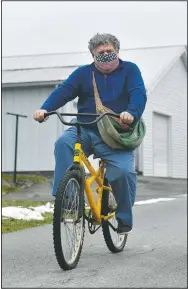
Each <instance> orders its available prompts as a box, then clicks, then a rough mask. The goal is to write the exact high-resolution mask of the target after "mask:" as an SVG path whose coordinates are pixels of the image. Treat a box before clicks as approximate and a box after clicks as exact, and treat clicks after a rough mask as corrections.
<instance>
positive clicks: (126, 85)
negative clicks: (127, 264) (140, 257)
mask: <svg viewBox="0 0 188 289" xmlns="http://www.w3.org/2000/svg"><path fill="white" fill-rule="evenodd" d="M119 49H120V43H119V41H118V39H117V38H116V37H115V36H113V35H111V34H96V35H95V36H94V37H93V38H91V40H90V41H89V50H90V52H91V54H92V56H93V59H94V62H93V63H92V64H89V65H84V66H81V67H79V68H78V69H76V70H75V71H74V72H73V73H72V74H71V75H70V76H69V77H68V78H67V79H66V80H65V81H64V82H63V83H62V84H61V85H60V86H59V87H57V88H56V89H55V90H54V91H53V92H52V93H51V94H50V95H49V97H48V98H47V100H46V101H45V102H44V104H43V105H42V107H41V109H40V110H38V111H36V112H35V113H34V119H35V120H37V121H40V120H44V113H45V112H49V111H52V110H57V109H58V108H60V107H62V106H63V105H65V104H66V103H67V102H68V101H71V100H73V99H74V98H76V97H77V96H78V112H79V113H96V105H95V99H94V89H93V84H92V72H94V75H95V79H96V83H97V89H98V91H99V95H100V99H101V102H102V104H103V105H104V106H105V107H107V108H109V109H111V110H113V111H114V112H115V113H120V120H121V123H122V124H123V123H126V124H131V123H132V122H133V121H134V120H135V119H137V120H139V119H140V117H141V116H142V114H143V111H144V108H145V104H146V100H147V98H146V90H145V87H144V82H143V79H142V75H141V72H140V70H139V68H138V67H137V65H136V64H134V63H132V62H127V61H122V60H121V59H119ZM79 118H80V117H79ZM79 120H81V121H83V122H84V121H85V122H86V121H91V117H82V119H79ZM75 141H76V128H75V127H71V128H69V129H68V130H65V132H64V133H63V135H61V136H60V137H59V139H58V140H57V141H56V143H55V161H56V165H55V173H54V185H53V195H54V196H55V195H56V191H57V188H58V185H59V182H60V180H61V178H62V177H63V175H64V173H65V172H66V170H67V168H68V167H69V166H70V165H71V164H72V161H73V149H74V143H75ZM81 142H82V145H83V151H84V153H85V154H86V155H87V156H89V155H91V154H95V156H96V157H98V158H102V159H103V160H105V161H106V163H107V170H106V173H107V178H108V180H109V182H110V184H111V186H112V190H113V193H114V195H115V198H116V201H117V209H116V219H117V221H118V232H119V233H121V234H123V233H128V232H130V231H131V229H132V226H133V216H132V206H133V205H134V201H135V196H136V183H137V179H136V173H135V169H134V152H133V151H126V150H123V149H122V150H114V149H111V148H110V147H109V146H108V145H107V144H106V143H104V142H103V140H102V139H101V136H100V134H99V131H98V128H97V125H95V126H91V127H84V128H83V127H82V135H81Z"/></svg>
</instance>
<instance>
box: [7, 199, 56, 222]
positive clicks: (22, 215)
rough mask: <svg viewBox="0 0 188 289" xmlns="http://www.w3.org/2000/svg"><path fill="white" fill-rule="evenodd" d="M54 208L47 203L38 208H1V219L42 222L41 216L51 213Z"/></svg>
mask: <svg viewBox="0 0 188 289" xmlns="http://www.w3.org/2000/svg"><path fill="white" fill-rule="evenodd" d="M53 210H54V206H53V205H51V204H50V203H49V202H48V203H47V204H46V205H43V206H38V207H29V208H23V207H20V206H19V207H13V206H10V207H3V208H2V217H6V218H13V219H18V220H26V221H29V220H39V221H42V220H44V217H43V216H42V214H44V213H53Z"/></svg>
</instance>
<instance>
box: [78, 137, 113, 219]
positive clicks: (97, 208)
mask: <svg viewBox="0 0 188 289" xmlns="http://www.w3.org/2000/svg"><path fill="white" fill-rule="evenodd" d="M74 163H78V164H79V165H80V166H83V164H84V165H85V166H86V167H87V169H88V170H89V172H90V173H91V177H90V178H88V177H85V184H84V187H85V191H86V195H87V198H88V202H89V205H90V208H91V211H92V214H93V217H94V219H95V221H96V223H97V224H101V220H102V219H103V220H108V219H110V218H112V217H114V216H115V212H114V213H112V214H110V215H108V216H103V215H101V203H102V193H103V189H107V190H109V191H112V189H111V188H110V187H107V186H104V185H103V182H104V169H105V162H104V161H101V165H100V167H99V169H98V170H97V171H96V170H95V169H94V168H93V166H92V165H91V163H90V162H89V160H88V158H87V157H86V155H85V154H84V152H83V151H82V146H81V143H79V142H77V143H76V144H75V148H74ZM94 181H95V182H96V183H97V184H98V188H97V200H95V198H94V195H93V191H92V189H91V184H92V183H93V182H94Z"/></svg>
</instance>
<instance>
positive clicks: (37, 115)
mask: <svg viewBox="0 0 188 289" xmlns="http://www.w3.org/2000/svg"><path fill="white" fill-rule="evenodd" d="M45 113H47V110H45V109H39V110H37V111H35V112H34V114H33V118H34V119H35V120H37V121H42V120H44V119H45V117H44V114H45Z"/></svg>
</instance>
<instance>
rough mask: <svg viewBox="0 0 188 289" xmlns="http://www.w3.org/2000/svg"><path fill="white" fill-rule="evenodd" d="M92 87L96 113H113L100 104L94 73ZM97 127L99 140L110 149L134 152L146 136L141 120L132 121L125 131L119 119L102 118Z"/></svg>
mask: <svg viewBox="0 0 188 289" xmlns="http://www.w3.org/2000/svg"><path fill="white" fill-rule="evenodd" d="M93 87H94V97H95V104H96V111H97V113H99V114H102V113H104V112H111V113H114V112H113V111H112V110H110V109H109V108H107V107H105V106H103V104H102V102H101V99H100V97H99V93H98V89H97V85H96V81H95V76H94V72H93ZM97 125H98V129H99V133H100V136H101V138H102V139H103V141H104V142H105V143H106V144H107V145H108V146H109V147H111V148H112V149H121V150H122V149H124V150H135V149H136V148H137V147H138V146H139V145H140V144H141V143H142V141H143V139H144V136H145V134H146V126H145V123H144V121H143V119H142V118H141V119H140V120H135V121H133V123H132V124H131V125H129V126H128V127H127V128H126V129H125V128H123V126H122V125H121V124H120V121H119V119H117V118H115V117H111V116H104V117H103V118H102V119H101V120H100V121H99V122H98V123H97Z"/></svg>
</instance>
